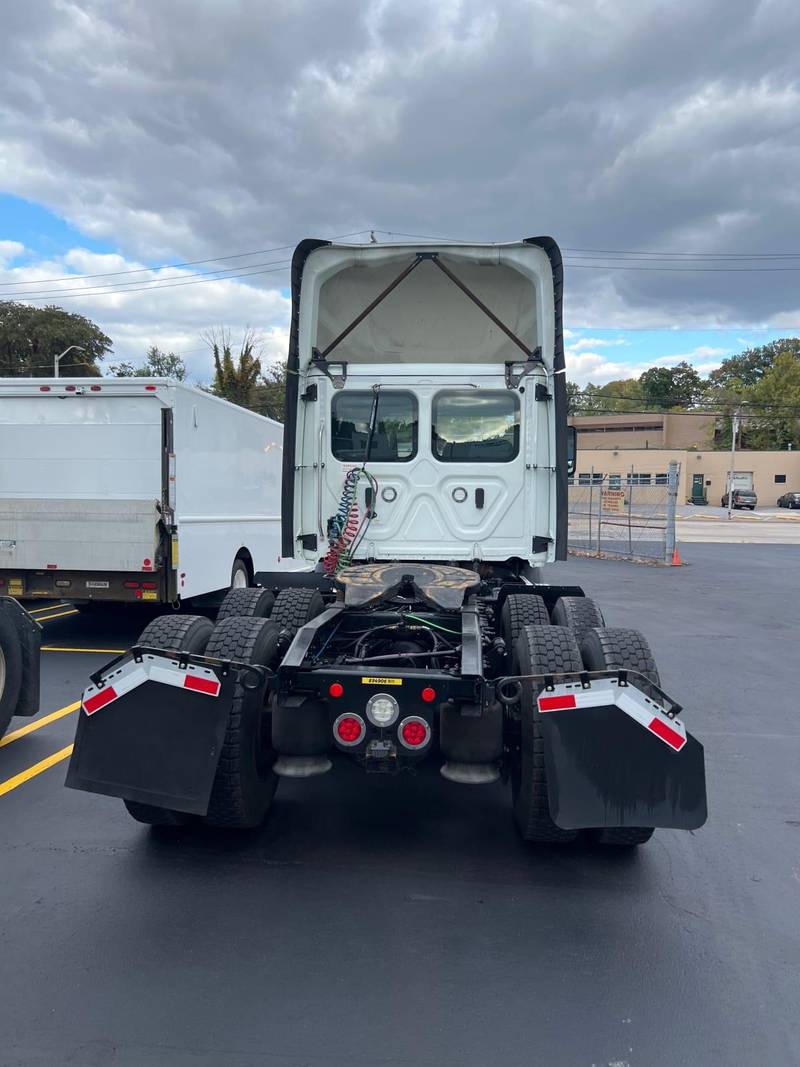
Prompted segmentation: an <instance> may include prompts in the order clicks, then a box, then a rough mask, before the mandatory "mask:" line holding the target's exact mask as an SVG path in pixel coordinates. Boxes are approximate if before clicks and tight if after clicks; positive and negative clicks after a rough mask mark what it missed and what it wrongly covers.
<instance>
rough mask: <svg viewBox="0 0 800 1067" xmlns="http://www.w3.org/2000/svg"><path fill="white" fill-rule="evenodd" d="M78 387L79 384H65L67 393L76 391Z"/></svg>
mask: <svg viewBox="0 0 800 1067" xmlns="http://www.w3.org/2000/svg"><path fill="white" fill-rule="evenodd" d="M76 388H77V386H74V385H65V386H64V392H65V393H74V392H75V389H76Z"/></svg>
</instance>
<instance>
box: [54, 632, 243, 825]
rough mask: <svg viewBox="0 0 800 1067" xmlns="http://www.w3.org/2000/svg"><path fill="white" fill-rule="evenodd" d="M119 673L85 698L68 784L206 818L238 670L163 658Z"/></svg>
mask: <svg viewBox="0 0 800 1067" xmlns="http://www.w3.org/2000/svg"><path fill="white" fill-rule="evenodd" d="M192 658H193V659H197V657H192ZM113 667H114V670H109V671H108V673H107V674H105V675H103V677H102V680H101V682H100V684H97V685H93V686H90V687H89V688H88V689H87V690H86V692H85V693H84V695H83V701H82V705H83V706H82V709H81V712H80V715H79V720H78V728H77V734H76V737H75V747H74V750H73V753H72V757H71V759H70V764H69V770H68V772H67V780H66V785H67V786H68V787H69V788H70V789H82V790H85V791H87V792H90V793H103V794H105V795H106V796H112V797H121V798H123V799H125V800H132V801H137V802H139V803H141V804H153V805H155V806H157V807H163V808H171V809H172V810H174V811H184V812H189V813H191V814H195V815H205V814H206V812H207V810H208V802H209V798H210V796H211V788H212V785H213V782H214V776H215V774H216V770H217V763H218V762H219V756H220V752H221V749H222V744H223V740H224V737H225V730H226V726H227V722H228V715H229V712H230V709H231V703H232V699H233V690H234V686H235V685H236V678H237V675H236V672H235V671H231V670H228V669H227V668H226V667H223V666H216V665H213V664H211V663H210V662H208V663H206V664H202V665H197V664H187V663H183V662H179V661H178V660H177V659H176V658H175V657H170V656H168V655H166V654H163V653H162V654H161V655H158V654H145V655H142V656H140V657H138V658H133V656H131V655H130V654H129V655H128V656H126V657H123V659H122V660H121V661H116V662H115V664H114V665H113ZM101 674H102V672H101Z"/></svg>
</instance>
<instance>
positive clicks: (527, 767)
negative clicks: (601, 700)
mask: <svg viewBox="0 0 800 1067" xmlns="http://www.w3.org/2000/svg"><path fill="white" fill-rule="evenodd" d="M581 669H582V664H581V655H580V651H579V649H578V644H577V642H576V640H575V636H574V634H573V633H572V632H571V631H570V630H568V629H566V628H565V627H563V626H525V627H523V629H522V632H521V633H520V635H519V637H518V638H517V642H516V644H515V645H514V658H513V671H514V673H515V674H521V675H525V674H547V673H550V672H552V673H554V674H557V673H560V672H562V671H580V670H581ZM540 688H541V687H537V686H536V685H535V683H533V682H530V681H528V682H522V691H521V693H520V699H519V703H518V704H516V705H512V709H511V710H512V715H511V716H510V719H511V721H510V722H509V723H508V729H509V733H510V734H511V737H510V740H511V745H510V754H511V758H510V771H511V774H510V777H511V795H512V801H513V806H514V821H515V822H516V824H517V829H518V830H519V832H520V834H521V836H522V837H523V838H524V840H526V841H535V842H540V843H560V842H568V841H574V840H575V838H576V837H577V836H578V834H577V831H576V830H562V829H561V827H559V826H556V824H555V823H554V822H553V819H552V816H551V815H550V803H549V800H548V796H547V771H546V768H545V762H544V740H543V738H542V731H541V723H540V720H539V708H538V706H537V703H536V697H537V695H538V693H539V689H540ZM514 711H516V716H514V714H513V712H514Z"/></svg>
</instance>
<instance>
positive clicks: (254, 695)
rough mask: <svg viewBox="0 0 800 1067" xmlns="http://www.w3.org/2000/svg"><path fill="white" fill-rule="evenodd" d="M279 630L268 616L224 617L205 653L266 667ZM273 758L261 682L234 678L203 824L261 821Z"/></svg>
mask: <svg viewBox="0 0 800 1067" xmlns="http://www.w3.org/2000/svg"><path fill="white" fill-rule="evenodd" d="M280 634H281V628H280V626H277V625H276V624H275V623H274V622H272V620H270V619H258V618H228V619H224V620H223V621H222V622H221V623H218V624H217V626H216V627H215V629H214V633H213V634H212V636H211V640H210V641H209V642H208V646H207V648H206V654H207V655H209V656H219V657H220V659H232V660H239V661H240V662H243V663H255V664H259V665H260V666H265V667H268V666H270V665H271V664H272V663H273V662H274V660H275V656H276V654H277V650H278V641H279V638H280ZM273 762H274V754H273V750H272V720H271V715H270V712H269V707H268V705H267V704H266V703H265V701H264V691H263V686H261V687H259V688H258V689H245V687H244V686H243V685H242V684H241V682H237V684H236V688H235V689H234V692H233V701H232V703H231V710H230V715H229V717H228V725H227V727H226V730H225V740H224V742H223V745H222V752H221V753H220V757H219V763H218V765H217V773H216V776H215V778H214V784H213V786H212V788H211V799H210V800H209V804H208V813H207V814H206V817H205V822H206V823H207V825H209V826H218V827H224V828H227V829H242V830H244V829H249V828H251V827H254V826H258V825H259V824H260V823H262V822H263V821H264V817H265V816H266V814H267V812H268V810H269V808H270V805H271V803H272V798H273V796H274V795H275V789H276V788H277V785H278V778H277V775H276V774H275V772H274V771H273V769H272V764H273Z"/></svg>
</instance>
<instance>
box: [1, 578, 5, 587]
mask: <svg viewBox="0 0 800 1067" xmlns="http://www.w3.org/2000/svg"><path fill="white" fill-rule="evenodd" d="M5 584H6V580H5V578H0V589H1V588H2V587H3V586H4V585H5Z"/></svg>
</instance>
